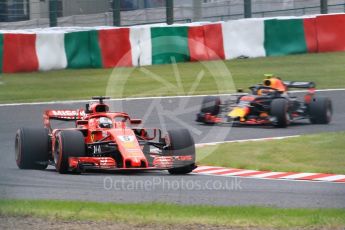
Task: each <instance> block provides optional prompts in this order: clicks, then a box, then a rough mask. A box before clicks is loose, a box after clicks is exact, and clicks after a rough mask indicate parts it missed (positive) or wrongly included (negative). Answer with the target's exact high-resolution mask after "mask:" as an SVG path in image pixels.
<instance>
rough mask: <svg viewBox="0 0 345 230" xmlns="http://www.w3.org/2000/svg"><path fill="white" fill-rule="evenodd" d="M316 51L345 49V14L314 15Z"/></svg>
mask: <svg viewBox="0 0 345 230" xmlns="http://www.w3.org/2000/svg"><path fill="white" fill-rule="evenodd" d="M316 30H317V40H318V52H331V51H345V14H339V15H324V16H318V17H316Z"/></svg>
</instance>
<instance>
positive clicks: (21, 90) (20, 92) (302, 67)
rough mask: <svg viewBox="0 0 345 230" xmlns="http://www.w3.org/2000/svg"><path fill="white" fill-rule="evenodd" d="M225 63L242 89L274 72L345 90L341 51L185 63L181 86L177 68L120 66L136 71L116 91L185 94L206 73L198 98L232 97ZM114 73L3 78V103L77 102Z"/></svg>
mask: <svg viewBox="0 0 345 230" xmlns="http://www.w3.org/2000/svg"><path fill="white" fill-rule="evenodd" d="M223 63H224V64H225V66H226V68H227V69H228V70H229V71H230V72H231V74H232V77H233V80H234V83H235V87H236V88H244V89H246V88H247V87H249V86H250V85H253V84H256V83H259V82H261V81H262V79H263V74H264V73H274V74H276V75H278V76H281V77H282V78H283V79H287V80H300V81H314V82H316V83H317V86H318V88H344V87H345V68H344V63H345V52H338V53H322V54H305V55H291V56H283V57H267V58H253V59H241V60H230V61H225V62H223V61H210V62H200V63H179V64H178V65H177V69H178V71H179V73H180V76H181V81H182V82H181V86H179V85H178V84H177V83H176V78H175V75H174V68H173V65H154V66H147V67H144V68H119V69H118V70H123V71H129V72H131V73H130V77H129V80H128V81H125V79H123V80H122V79H121V78H120V81H119V82H118V84H124V83H125V91H124V92H123V93H122V92H118V94H116V93H115V94H114V95H113V96H114V97H129V96H130V97H133V96H134V97H135V96H162V95H185V94H187V93H188V92H189V90H190V89H191V88H192V87H193V83H194V82H195V80H196V78H197V76H198V74H199V73H200V71H203V73H204V75H203V77H202V79H201V81H200V82H199V84H198V86H197V87H196V88H195V91H193V93H192V94H211V93H218V92H221V93H226V92H224V90H222V89H221V90H220V91H219V87H218V86H217V84H216V80H220V79H225V80H228V79H229V82H230V80H231V78H229V76H228V75H227V74H226V73H222V72H221V71H220V72H217V71H219V69H218V67H219V66H222V65H223ZM223 67H224V66H223ZM220 69H222V67H220ZM145 70H146V72H145ZM147 71H149V72H152V73H155V74H156V75H158V76H160V77H161V78H162V79H164V80H166V81H168V82H170V83H171V85H168V87H167V85H166V84H165V85H164V84H162V83H161V82H158V81H156V80H155V79H153V78H150V77H149V76H148V75H147ZM111 73H112V70H111V69H82V70H77V69H74V70H73V69H69V70H60V71H50V72H39V73H20V74H2V75H1V76H0V83H1V84H0V103H10V102H33V101H52V100H76V99H89V98H90V97H91V96H94V95H104V94H105V92H106V87H107V84H108V80H109V78H110V75H111ZM224 75H225V76H224ZM222 76H223V77H222ZM215 79H216V80H215ZM174 86H175V87H174ZM176 86H177V87H176ZM114 87H115V86H114Z"/></svg>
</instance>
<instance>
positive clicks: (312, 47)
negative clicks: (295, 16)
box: [303, 18, 318, 53]
mask: <svg viewBox="0 0 345 230" xmlns="http://www.w3.org/2000/svg"><path fill="white" fill-rule="evenodd" d="M303 24H304V36H305V41H306V44H307V49H308V53H316V52H317V46H318V45H317V32H316V19H315V18H306V19H304V20H303Z"/></svg>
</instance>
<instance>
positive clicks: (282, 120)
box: [270, 98, 290, 128]
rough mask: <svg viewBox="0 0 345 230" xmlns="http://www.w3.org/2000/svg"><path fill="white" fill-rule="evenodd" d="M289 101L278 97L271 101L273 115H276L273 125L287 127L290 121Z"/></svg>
mask: <svg viewBox="0 0 345 230" xmlns="http://www.w3.org/2000/svg"><path fill="white" fill-rule="evenodd" d="M288 110H289V103H288V101H287V100H286V99H283V98H277V99H274V100H273V101H272V102H271V114H270V115H271V116H272V117H275V119H276V120H275V121H274V122H273V125H274V126H275V127H278V128H286V127H287V126H288V125H289V123H290V116H289V112H288Z"/></svg>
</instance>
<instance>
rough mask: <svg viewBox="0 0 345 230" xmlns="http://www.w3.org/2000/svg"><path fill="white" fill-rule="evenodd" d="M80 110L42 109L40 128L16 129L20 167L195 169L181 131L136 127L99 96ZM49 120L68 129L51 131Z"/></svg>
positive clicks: (175, 171) (190, 147) (184, 132)
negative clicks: (69, 124)
mask: <svg viewBox="0 0 345 230" xmlns="http://www.w3.org/2000/svg"><path fill="white" fill-rule="evenodd" d="M92 99H94V100H98V102H95V103H92V104H91V105H89V104H87V105H86V109H85V110H47V111H45V113H44V115H43V117H44V127H43V128H21V129H19V130H18V131H17V134H16V139H15V158H16V162H17V165H18V167H19V168H20V169H46V168H47V166H48V165H53V166H55V168H56V170H57V171H58V172H59V173H70V172H75V173H80V172H83V171H85V170H89V169H104V170H168V171H169V173H170V174H187V173H189V172H191V171H192V170H193V169H195V168H196V165H195V147H194V140H193V138H192V136H191V135H190V133H189V131H188V130H186V129H179V130H170V131H167V134H166V135H163V134H162V131H161V130H160V129H156V128H154V129H146V128H141V127H140V128H139V124H140V123H141V120H139V119H131V118H130V117H129V115H128V114H127V113H123V112H109V106H108V105H107V104H105V103H104V102H103V100H104V99H108V98H105V97H93V98H92ZM51 120H62V121H72V122H74V123H75V127H73V128H65V129H53V128H52V127H51Z"/></svg>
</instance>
